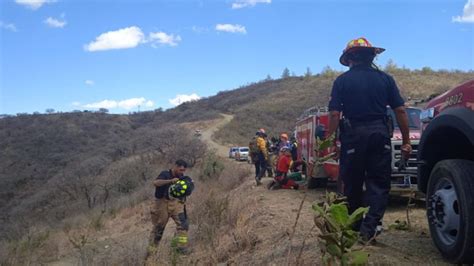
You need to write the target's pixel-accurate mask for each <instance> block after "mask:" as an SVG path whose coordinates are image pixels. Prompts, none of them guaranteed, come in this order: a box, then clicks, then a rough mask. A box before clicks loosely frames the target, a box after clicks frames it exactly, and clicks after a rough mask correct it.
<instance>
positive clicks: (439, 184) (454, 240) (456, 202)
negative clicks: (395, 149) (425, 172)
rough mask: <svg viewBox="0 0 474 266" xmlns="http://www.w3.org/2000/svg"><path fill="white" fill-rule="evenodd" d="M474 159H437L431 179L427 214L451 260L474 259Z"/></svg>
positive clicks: (438, 244)
mask: <svg viewBox="0 0 474 266" xmlns="http://www.w3.org/2000/svg"><path fill="white" fill-rule="evenodd" d="M473 191H474V162H472V161H468V160H460V159H450V160H443V161H440V162H438V163H437V164H436V165H435V167H434V168H433V170H432V172H431V175H430V179H429V181H428V190H427V195H426V198H427V200H426V214H427V217H428V222H429V227H430V232H431V237H432V238H433V242H434V244H435V246H436V247H437V248H438V249H439V251H440V252H441V254H442V255H443V256H444V257H445V258H446V259H447V260H448V261H450V262H452V263H473V262H474V195H473V194H472V193H473Z"/></svg>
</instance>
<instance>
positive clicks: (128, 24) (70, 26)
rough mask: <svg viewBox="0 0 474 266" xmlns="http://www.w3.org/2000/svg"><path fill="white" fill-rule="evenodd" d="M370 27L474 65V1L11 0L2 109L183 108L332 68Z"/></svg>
mask: <svg viewBox="0 0 474 266" xmlns="http://www.w3.org/2000/svg"><path fill="white" fill-rule="evenodd" d="M358 37H366V38H367V39H368V40H369V41H370V42H371V43H372V44H373V45H374V46H378V47H383V48H385V49H386V51H385V52H384V53H382V54H381V55H379V56H378V58H377V64H379V65H381V66H384V65H385V64H386V63H387V61H388V60H390V59H391V60H393V61H394V62H395V63H396V64H397V65H399V66H405V67H407V68H410V69H420V68H422V67H424V66H429V67H431V68H432V69H435V70H438V69H447V70H453V69H458V70H463V71H469V70H473V69H474V0H399V1H396V0H360V1H357V0H306V1H302V0H301V1H298V0H293V1H290V0H222V1H217V0H215V1H197V0H188V1H185V0H181V1H172V0H167V1H161V0H153V1H152V0H0V46H1V47H0V114H17V113H33V112H40V113H44V112H45V110H46V109H49V108H52V109H54V110H56V111H61V112H69V111H73V110H97V109H99V108H106V109H108V110H109V111H110V112H111V113H129V112H136V111H145V110H154V109H157V108H163V109H167V108H171V107H174V106H176V105H179V104H180V103H182V102H184V101H189V100H196V99H199V98H201V97H209V96H212V95H215V94H216V93H218V92H219V91H223V90H231V89H236V88H238V87H240V86H242V85H245V84H248V83H250V82H256V81H259V80H262V79H265V78H266V77H267V75H270V76H271V77H273V78H278V77H280V76H281V73H282V72H283V69H284V68H285V67H287V68H289V69H290V72H292V73H295V74H296V75H303V74H304V72H305V71H306V69H307V68H308V67H309V68H310V69H311V71H312V72H313V73H318V72H320V71H321V70H322V69H323V68H324V67H326V66H329V67H331V68H333V69H337V70H346V69H347V68H345V67H344V66H342V65H340V64H339V56H340V55H341V53H342V50H343V49H344V47H345V45H346V44H347V43H348V41H350V40H351V39H354V38H358Z"/></svg>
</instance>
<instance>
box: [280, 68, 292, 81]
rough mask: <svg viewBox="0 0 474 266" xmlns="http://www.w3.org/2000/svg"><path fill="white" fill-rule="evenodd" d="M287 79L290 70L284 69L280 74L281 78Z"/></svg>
mask: <svg viewBox="0 0 474 266" xmlns="http://www.w3.org/2000/svg"><path fill="white" fill-rule="evenodd" d="M289 77H290V70H289V69H288V68H287V67H285V69H283V73H281V78H282V79H286V78H289Z"/></svg>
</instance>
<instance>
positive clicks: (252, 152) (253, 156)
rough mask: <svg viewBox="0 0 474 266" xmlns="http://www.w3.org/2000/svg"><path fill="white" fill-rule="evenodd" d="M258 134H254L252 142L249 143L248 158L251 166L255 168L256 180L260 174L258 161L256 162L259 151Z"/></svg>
mask: <svg viewBox="0 0 474 266" xmlns="http://www.w3.org/2000/svg"><path fill="white" fill-rule="evenodd" d="M258 134H259V132H257V133H256V134H255V136H254V137H253V138H252V140H251V141H250V142H249V156H250V160H251V161H252V163H253V165H254V166H255V179H256V178H257V176H258V174H259V172H260V161H259V160H258V152H259V149H258V147H257V137H258Z"/></svg>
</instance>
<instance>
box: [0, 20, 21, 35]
mask: <svg viewBox="0 0 474 266" xmlns="http://www.w3.org/2000/svg"><path fill="white" fill-rule="evenodd" d="M0 28H2V29H6V30H9V31H13V32H17V31H18V29H17V28H16V26H15V24H12V23H4V22H3V21H0Z"/></svg>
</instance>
